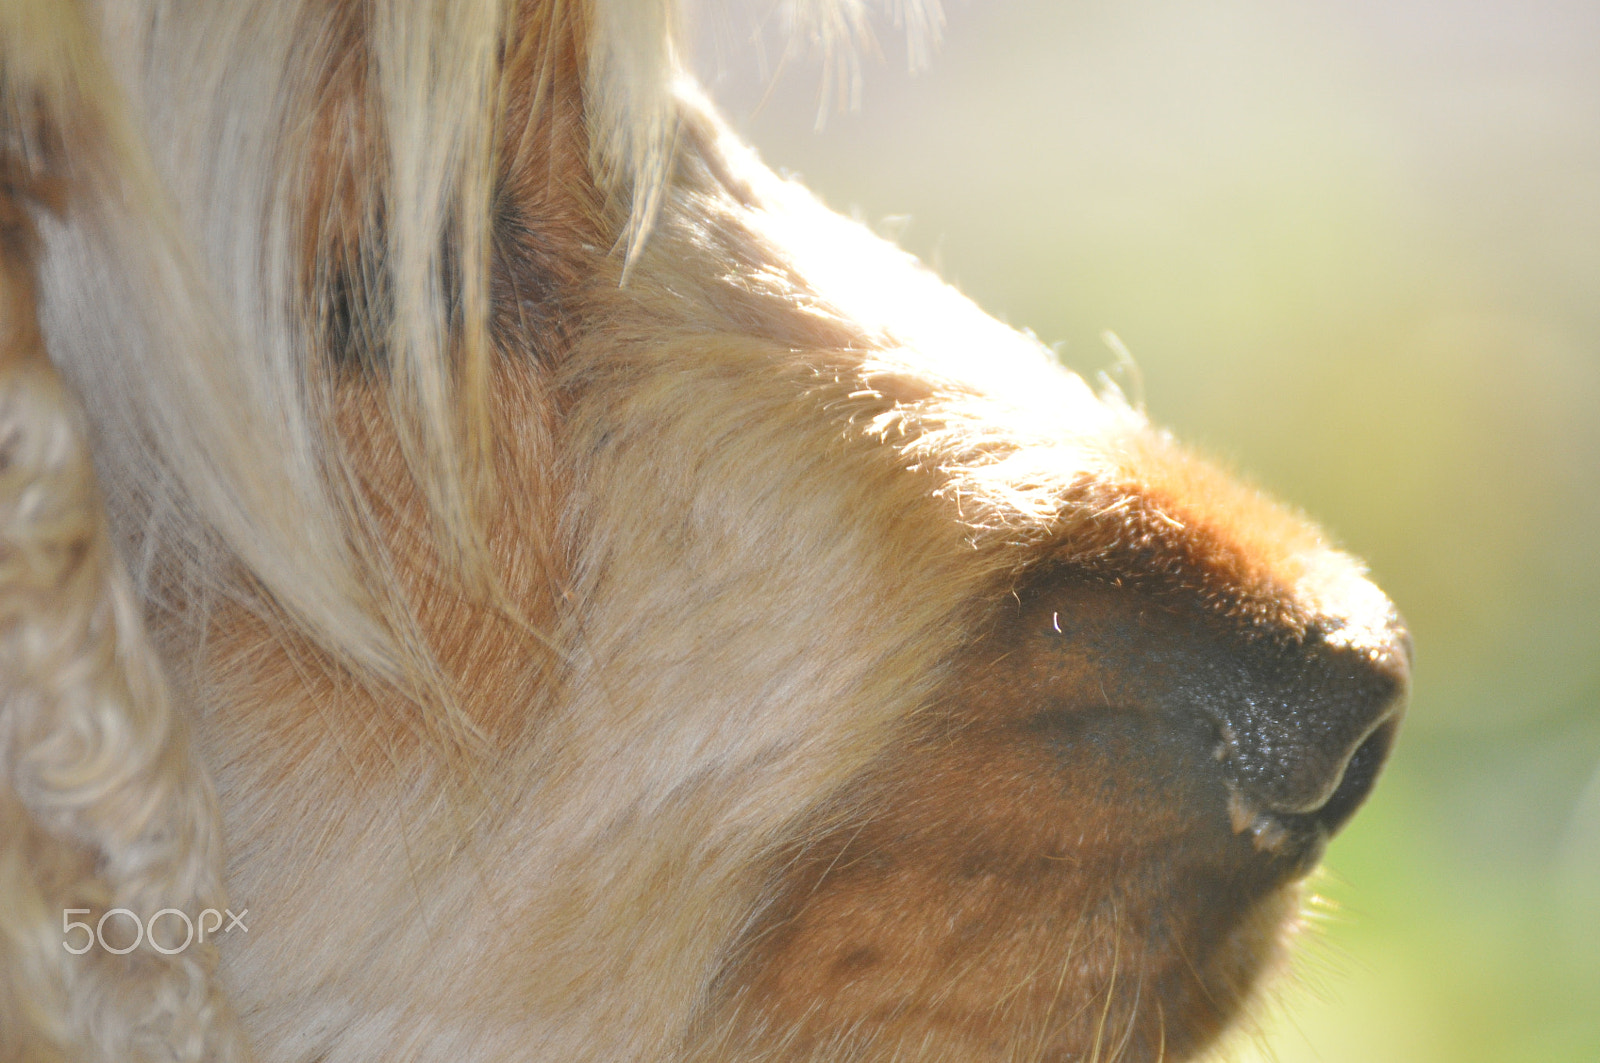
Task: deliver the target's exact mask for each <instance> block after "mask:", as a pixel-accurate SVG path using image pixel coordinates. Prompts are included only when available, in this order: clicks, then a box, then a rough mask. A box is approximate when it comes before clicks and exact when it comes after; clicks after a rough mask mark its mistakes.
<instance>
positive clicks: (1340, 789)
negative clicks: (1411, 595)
mask: <svg viewBox="0 0 1600 1063" xmlns="http://www.w3.org/2000/svg"><path fill="white" fill-rule="evenodd" d="M1390 636H1391V637H1390V639H1389V640H1388V641H1387V643H1386V644H1385V645H1383V646H1381V647H1373V646H1367V647H1364V648H1362V649H1360V650H1354V649H1351V648H1349V647H1342V646H1330V645H1328V644H1326V643H1322V644H1313V645H1311V646H1306V645H1304V644H1302V645H1300V646H1298V647H1284V648H1280V649H1279V650H1278V651H1277V653H1276V654H1274V655H1273V657H1274V659H1272V660H1271V661H1270V662H1269V661H1265V660H1258V665H1257V667H1256V668H1251V669H1248V670H1247V672H1245V673H1242V674H1240V675H1239V676H1238V678H1237V682H1238V683H1239V684H1240V685H1238V686H1235V687H1234V689H1233V691H1232V694H1233V700H1232V701H1231V703H1230V704H1228V705H1227V706H1226V708H1224V710H1223V712H1222V714H1221V715H1222V722H1223V723H1224V727H1223V728H1222V733H1223V735H1224V736H1225V739H1226V745H1225V749H1224V750H1223V759H1224V760H1225V761H1226V771H1227V774H1228V780H1229V783H1230V785H1231V787H1232V788H1233V789H1234V792H1235V795H1236V798H1237V800H1238V801H1239V802H1241V803H1242V805H1243V806H1246V807H1248V808H1249V809H1251V810H1253V811H1254V812H1255V813H1256V814H1266V815H1270V816H1276V817H1295V818H1306V819H1311V820H1314V821H1315V822H1316V823H1317V824H1318V825H1320V826H1321V827H1323V828H1324V829H1325V830H1327V831H1329V832H1332V831H1334V830H1337V829H1338V828H1339V827H1340V826H1342V825H1343V824H1344V823H1345V821H1346V820H1348V819H1349V817H1350V816H1351V814H1353V813H1354V812H1355V810H1356V808H1357V807H1359V806H1360V804H1361V802H1362V801H1363V800H1364V799H1365V798H1366V796H1367V794H1368V793H1369V792H1370V791H1371V789H1372V786H1373V783H1374V782H1375V781H1376V779H1377V775H1378V771H1379V769H1380V768H1381V767H1382V765H1383V762H1384V760H1385V759H1386V758H1387V756H1388V753H1389V750H1390V748H1391V747H1392V745H1393V744H1394V736H1395V733H1396V731H1397V730H1398V727H1399V719H1400V714H1401V712H1402V706H1403V704H1404V701H1405V696H1406V693H1407V689H1408V687H1409V683H1410V652H1409V640H1408V639H1407V638H1406V636H1405V633H1404V631H1403V629H1401V628H1399V627H1398V625H1396V626H1395V627H1394V628H1393V629H1392V630H1391V632H1390ZM1235 816H1236V818H1237V816H1238V813H1237V812H1236V813H1235Z"/></svg>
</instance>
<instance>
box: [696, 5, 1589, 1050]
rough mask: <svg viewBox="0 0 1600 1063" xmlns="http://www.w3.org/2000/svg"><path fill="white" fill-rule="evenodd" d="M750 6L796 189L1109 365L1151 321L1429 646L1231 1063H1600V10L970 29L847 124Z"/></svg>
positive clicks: (738, 58) (732, 9)
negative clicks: (1381, 769) (1296, 953)
mask: <svg viewBox="0 0 1600 1063" xmlns="http://www.w3.org/2000/svg"><path fill="white" fill-rule="evenodd" d="M712 3H713V5H714V3H715V0H712ZM702 14H703V16H704V15H705V14H706V13H704V12H703V13H702ZM710 14H711V15H712V16H713V17H711V18H707V19H705V22H706V23H709V24H714V25H715V26H716V27H717V29H715V30H707V31H705V32H704V33H702V35H701V38H700V43H699V55H698V59H697V62H698V65H699V67H700V69H701V71H702V74H703V76H704V77H705V79H706V80H707V82H708V83H709V84H710V86H711V91H712V94H713V95H714V97H715V98H716V99H717V100H718V101H719V102H720V104H721V105H722V106H723V108H724V109H725V111H726V112H727V113H728V115H729V117H730V118H731V119H732V121H733V122H734V123H735V125H736V126H737V127H738V128H739V129H740V130H742V131H743V133H744V134H745V135H746V136H747V137H748V138H749V139H750V140H751V141H752V142H753V143H754V144H755V145H756V146H757V147H758V148H759V150H760V151H761V153H762V155H763V156H764V158H765V159H766V160H767V162H768V163H769V164H771V165H773V166H775V167H777V168H779V169H781V170H787V171H792V172H794V173H796V174H798V175H799V176H801V177H802V178H803V179H804V180H805V181H806V182H807V183H808V184H809V185H810V186H811V187H812V188H813V189H815V190H816V191H817V192H818V193H819V194H820V195H821V196H822V197H823V198H824V199H825V200H826V201H827V202H828V203H829V204H830V205H831V206H833V207H834V208H835V209H839V210H842V211H846V212H853V213H855V214H856V215H858V216H859V217H860V218H861V219H863V220H864V221H866V222H867V223H868V224H871V225H874V226H876V227H878V228H879V229H880V230H881V231H884V232H886V233H888V234H889V235H891V236H893V237H894V238H895V239H897V240H899V242H900V243H901V244H902V245H903V246H905V247H906V248H908V249H910V250H912V251H914V252H916V253H917V254H919V255H921V256H923V257H924V258H925V259H926V260H927V261H929V262H930V263H932V264H934V265H935V266H936V267H937V268H938V269H939V270H940V271H941V272H942V273H943V274H944V276H945V277H946V278H947V279H949V280H950V281H952V282H953V283H955V284H956V285H957V286H959V287H960V288H961V289H963V290H964V291H966V292H967V293H968V294H969V295H971V296H973V297H974V298H975V299H976V300H977V301H978V302H979V303H980V304H982V305H983V306H985V307H986V308H987V309H989V310H990V311H991V312H992V313H994V314H996V315H997V316H999V317H1001V318H1003V319H1005V320H1007V321H1009V322H1010V323H1012V324H1014V325H1016V326H1019V327H1025V328H1028V329H1031V330H1032V331H1033V332H1034V333H1036V334H1037V335H1038V336H1039V337H1040V338H1041V339H1042V340H1044V341H1045V342H1047V343H1050V344H1054V345H1058V349H1059V351H1060V352H1061V356H1062V358H1063V359H1064V360H1065V361H1066V362H1067V363H1068V364H1069V365H1071V366H1072V367H1073V368H1075V369H1078V370H1079V371H1081V372H1084V373H1086V374H1093V373H1096V372H1098V371H1101V370H1103V369H1106V368H1108V367H1110V366H1112V365H1113V364H1114V362H1115V358H1114V357H1113V354H1112V352H1111V350H1110V349H1109V348H1108V347H1107V345H1106V343H1105V342H1104V341H1103V340H1102V339H1101V333H1102V331H1103V330H1107V329H1109V330H1113V331H1114V332H1115V333H1116V334H1117V335H1118V336H1120V337H1121V340H1122V341H1123V343H1125V344H1126V346H1127V348H1128V349H1129V350H1130V351H1131V352H1132V355H1133V358H1134V359H1135V361H1136V363H1137V365H1138V368H1139V375H1140V376H1142V378H1143V385H1142V387H1143V392H1144V396H1145V401H1146V404H1147V406H1148V409H1149V411H1150V413H1151V415H1152V417H1153V418H1154V419H1155V420H1156V421H1158V422H1160V423H1163V424H1166V425H1169V426H1171V427H1172V428H1174V429H1175V430H1176V431H1177V432H1178V433H1179V434H1180V435H1181V436H1182V437H1184V438H1186V439H1188V440H1190V441H1191V442H1194V443H1197V444H1198V445H1199V446H1200V447H1201V448H1202V449H1204V450H1206V451H1208V452H1210V453H1211V454H1212V455H1213V456H1217V457H1220V458H1221V459H1222V460H1224V461H1225V462H1228V463H1231V464H1233V465H1236V466H1237V467H1239V468H1241V469H1243V470H1247V471H1248V473H1249V474H1250V475H1251V476H1252V477H1253V478H1254V479H1256V480H1257V481H1258V482H1260V483H1261V484H1262V485H1264V486H1265V487H1267V488H1268V489H1269V490H1271V491H1272V492H1274V493H1276V494H1278V495H1280V496H1281V497H1284V498H1286V499H1290V500H1292V501H1294V502H1295V503H1296V504H1298V505H1300V506H1301V507H1303V508H1304V509H1305V510H1306V511H1307V512H1309V513H1310V514H1312V515H1313V516H1314V517H1316V518H1317V519H1319V520H1320V521H1322V522H1324V523H1325V524H1326V525H1327V526H1328V527H1329V528H1330V529H1332V530H1333V532H1334V534H1335V535H1336V537H1337V538H1338V539H1339V540H1340V541H1341V542H1342V543H1343V544H1344V545H1346V546H1347V547H1348V548H1349V549H1350V550H1352V551H1354V552H1355V553H1357V554H1359V555H1361V556H1363V557H1366V558H1367V559H1369V560H1370V562H1371V565H1372V569H1373V572H1374V573H1375V575H1376V577H1377V580H1378V582H1379V583H1380V584H1381V585H1382V586H1383V587H1384V588H1385V589H1386V590H1387V591H1389V593H1390V594H1391V596H1392V597H1393V598H1394V599H1395V600H1396V601H1397V602H1398V603H1399V605H1400V608H1401V610H1402V612H1403V613H1404V614H1405V615H1406V617H1407V618H1408V620H1409V621H1410V623H1411V626H1412V629H1413V633H1414V637H1415V642H1416V647H1417V665H1416V686H1415V694H1414V697H1413V700H1412V704H1411V709H1410V714H1409V719H1408V722H1407V725H1406V728H1405V730H1404V731H1403V734H1402V738H1401V742H1400V746H1399V748H1398V751H1397V753H1396V755H1395V757H1394V759H1393V761H1392V762H1391V766H1390V768H1389V769H1388V772H1387V774H1386V776H1385V778H1384V780H1383V782H1382V784H1381V785H1380V786H1379V788H1378V790H1377V792H1376V794H1375V796H1374V797H1373V799H1372V800H1371V802H1370V803H1369V805H1368V807H1367V809H1366V810H1365V812H1364V813H1363V814H1362V815H1361V816H1358V817H1357V818H1356V820H1355V822H1354V824H1353V825H1352V826H1351V827H1350V828H1349V829H1348V831H1347V832H1346V833H1345V834H1344V835H1342V836H1341V837H1340V838H1338V839H1337V840H1336V842H1335V843H1334V845H1333V846H1332V848H1331V850H1330V852H1329V855H1328V859H1327V864H1328V870H1327V871H1326V872H1325V873H1324V874H1323V875H1322V877H1321V878H1319V879H1318V880H1317V882H1316V888H1317V892H1318V893H1319V894H1320V895H1321V896H1323V897H1325V898H1327V899H1328V901H1329V908H1330V911H1329V914H1327V915H1326V916H1324V917H1323V918H1321V919H1320V920H1319V924H1320V931H1319V932H1318V933H1317V934H1316V935H1315V936H1316V937H1317V939H1318V940H1317V941H1316V942H1315V943H1314V944H1312V946H1311V947H1310V948H1309V949H1306V950H1303V952H1302V954H1301V957H1300V960H1299V962H1298V964H1297V977H1296V978H1295V979H1294V980H1293V982H1294V984H1293V986H1292V987H1290V988H1289V989H1288V990H1287V997H1286V998H1285V999H1284V1000H1283V1001H1282V1002H1281V1003H1280V1004H1279V1005H1278V1006H1276V1007H1273V1008H1271V1009H1269V1010H1267V1011H1266V1012H1265V1014H1264V1016H1263V1018H1262V1020H1261V1021H1260V1023H1259V1029H1258V1030H1257V1031H1256V1033H1255V1036H1254V1037H1246V1038H1243V1039H1241V1040H1238V1041H1236V1042H1234V1043H1233V1044H1231V1045H1230V1046H1228V1052H1227V1055H1226V1058H1229V1059H1236V1060H1241V1061H1243V1060H1249V1061H1256V1060H1277V1061H1279V1063H1300V1061H1310V1060H1321V1061H1325V1063H1434V1061H1438V1063H1520V1061H1528V1063H1564V1061H1572V1063H1594V1061H1600V4H1597V3H1595V2H1594V0H1450V2H1445V0H1341V2H1340V3H1331V4H1330V3H1326V2H1322V0H1317V2H1313V0H1210V2H1203V3H1195V2H1193V0H1119V2H1116V3H1110V2H1104V0H1085V2H1062V0H1032V2H1023V0H988V2H983V0H968V2H960V0H952V2H951V3H949V4H948V5H947V7H946V10H945V15H946V18H947V25H946V27H945V33H944V42H943V44H942V46H941V47H940V49H939V51H938V52H937V54H936V55H934V57H933V58H932V61H931V65H930V66H929V67H928V68H927V69H925V70H923V71H922V72H920V73H918V74H916V75H915V76H911V75H910V74H908V73H907V70H906V67H907V59H908V55H907V42H906V38H905V34H904V31H903V30H897V29H896V28H895V26H894V25H893V20H892V18H891V17H885V18H884V19H882V20H881V21H880V22H879V23H878V25H877V28H878V37H879V39H880V41H881V42H882V57H881V58H879V59H874V58H872V57H870V56H869V57H867V58H866V59H865V61H864V63H863V67H862V83H861V93H860V108H859V110H856V111H852V112H847V113H837V112H834V111H832V109H831V108H830V113H828V114H827V118H826V123H825V125H824V128H822V129H821V130H820V131H819V130H818V129H817V117H818V112H819V85H820V84H821V83H822V80H823V79H822V67H821V65H820V63H818V62H816V61H814V60H811V61H806V60H805V58H804V57H803V56H802V57H796V56H793V55H791V56H790V57H789V58H788V59H784V58H783V56H782V53H783V46H782V35H781V31H780V28H779V26H778V25H777V19H776V18H775V16H774V14H773V11H772V5H771V3H770V2H769V0H750V2H748V3H746V2H743V0H726V2H725V3H723V4H722V5H721V8H720V12H719V11H718V10H717V9H716V8H715V7H714V6H713V10H712V12H710ZM763 34H764V41H765V44H764V46H761V45H758V44H757V43H753V41H754V39H755V38H756V37H758V36H761V35H763ZM1124 384H1125V386H1126V387H1129V388H1131V389H1136V388H1137V387H1138V386H1139V385H1138V384H1137V382H1136V381H1133V380H1130V379H1128V378H1127V377H1126V376H1125V377H1124Z"/></svg>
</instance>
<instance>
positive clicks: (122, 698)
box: [0, 0, 245, 1060]
mask: <svg viewBox="0 0 1600 1063" xmlns="http://www.w3.org/2000/svg"><path fill="white" fill-rule="evenodd" d="M79 15H80V13H79V11H78V10H77V8H76V7H75V6H74V5H70V4H59V5H57V4H49V5H42V4H33V3H31V2H29V0H12V2H6V3H3V4H0V138H3V139H0V970H4V971H5V978H4V980H0V1058H5V1059H27V1060H59V1059H71V1060H145V1059H158V1058H159V1059H162V1060H169V1059H180V1058H181V1059H185V1060H189V1059H194V1060H198V1059H201V1058H205V1059H223V1060H226V1059H241V1058H244V1056H245V1051H244V1048H243V1045H242V1041H241V1040H240V1039H239V1037H238V1036H237V1034H236V1032H235V1029H234V1024H233V1019H232V1016H231V1014H230V1013H229V1011H228V1009H227V1006H226V1004H225V1002H224V1001H223V998H222V994H221V991H220V990H219V989H218V988H217V985H216V982H215V979H214V977H213V973H212V972H213V968H214V965H215V950H214V949H213V948H212V947H211V946H210V945H209V944H207V945H200V944H199V943H196V942H190V943H189V944H188V945H187V947H177V946H179V945H180V944H181V939H182V933H181V927H182V925H183V923H182V920H181V919H179V918H178V917H177V916H175V915H171V916H167V917H166V918H165V919H164V920H163V921H162V922H161V923H160V924H159V929H158V931H156V932H155V934H156V936H155V939H154V940H152V937H151V934H150V933H146V932H144V931H142V930H141V931H140V933H139V937H140V939H141V940H140V941H139V944H138V946H137V947H135V948H132V949H125V948H124V946H125V945H126V944H127V942H128V941H129V940H132V939H133V937H134V931H133V929H132V923H133V921H134V920H137V921H138V922H139V924H140V925H141V927H144V926H148V925H149V923H150V917H151V916H152V915H154V914H155V913H156V912H158V911H159V910H161V909H167V908H171V909H177V911H178V912H181V913H183V915H184V916H185V917H187V918H190V919H193V918H195V917H198V915H199V913H200V911H201V910H202V909H204V908H208V907H214V908H217V909H219V910H220V909H221V908H222V906H223V898H222V893H221V887H220V881H221V879H220V875H219V867H220V845H219V842H218V836H217V813H216V808H215V800H214V798H213V795H212V793H211V787H210V784H209V782H208V781H207V779H206V775H205V773H204V772H203V771H202V770H201V769H200V766H199V765H198V763H197V762H196V761H195V759H194V758H193V756H192V755H191V753H190V750H189V742H188V737H187V734H186V729H185V726H184V721H183V720H182V718H181V717H180V716H179V715H178V714H177V713H176V712H175V711H174V708H173V703H172V700H171V698H170V697H169V693H168V688H167V682H166V679H165V677H164V676H163V674H162V668H161V664H160V662H159V661H158V659H157V657H156V655H155V652H154V650H153V649H152V647H151V646H150V644H149V642H148V641H147V639H146V637H145V633H144V624H143V620H142V618H141V615H140V610H139V605H138V600H137V597H136V595H135V594H134V591H133V587H132V583H131V581H130V580H129V578H128V575H127V573H126V572H125V571H124V570H123V567H122V565H121V563H120V561H119V560H118V557H117V554H116V552H115V551H114V550H113V549H112V546H111V541H110V537H109V534H108V530H107V521H106V515H105V507H104V504H103V502H102V500H101V497H100V493H99V490H98V488H97V486H96V483H95V478H94V473H93V468H92V466H91V463H90V452H89V445H88V437H87V431H86V424H85V419H84V416H83V413H82V410H81V409H80V408H79V406H78V404H77V402H76V400H75V398H74V397H73V396H72V394H71V393H70V391H69V389H68V387H67V386H66V385H65V384H64V382H63V380H62V378H61V376H60V375H59V374H58V373H57V371H56V369H55V367H54V366H52V364H51V362H50V360H49V357H48V352H47V350H46V347H45V341H44V338H43V334H42V333H41V330H40V326H39V320H38V314H37V304H36V298H35V281H34V273H35V264H36V255H35V246H36V241H35V237H34V220H35V219H36V218H37V217H38V216H39V215H40V214H41V213H42V212H48V211H51V210H55V211H72V210H75V209H78V208H79V207H81V206H83V204H84V197H85V196H86V195H89V194H91V193H90V191H89V190H90V183H80V182H77V181H76V178H77V177H78V176H79V175H81V173H83V172H84V168H85V167H91V166H93V165H94V164H95V160H94V159H93V158H92V157H93V156H94V155H95V154H96V152H97V151H99V150H101V149H102V148H103V145H102V144H97V143H96V139H97V137H98V136H99V135H100V134H101V132H102V131H103V126H102V125H101V122H100V121H99V119H100V118H101V117H102V116H101V115H99V114H97V104H98V103H99V102H100V101H99V100H98V99H97V96H98V90H97V83H98V81H99V78H98V75H99V74H100V72H99V70H98V69H97V68H96V63H95V59H94V51H93V44H92V38H91V37H90V35H89V34H88V33H87V32H86V26H85V25H84V22H83V21H82V19H81V18H80V17H79ZM119 908H120V909H126V910H127V912H128V913H131V914H129V915H124V914H121V913H118V914H116V915H113V916H111V917H110V918H108V919H107V918H104V917H105V916H106V913H108V912H112V911H113V910H115V909H119ZM69 922H70V923H76V924H79V925H77V926H73V927H71V928H70V929H71V932H70V933H67V932H66V931H67V930H68V923H69ZM97 931H98V936H97ZM174 931H177V932H176V933H174ZM124 935H126V936H124ZM102 942H104V945H109V946H111V949H108V948H106V947H104V945H103V944H102ZM86 945H87V946H88V947H85V946H86ZM112 949H115V950H117V951H115V952H113V951H111V950H112Z"/></svg>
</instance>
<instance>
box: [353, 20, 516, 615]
mask: <svg viewBox="0 0 1600 1063" xmlns="http://www.w3.org/2000/svg"><path fill="white" fill-rule="evenodd" d="M506 6H507V5H506V4H505V3H504V0H466V2H460V0H426V2H423V3H416V2H415V0H382V2H381V3H379V4H377V5H376V11H375V15H374V18H373V54H374V58H375V61H376V67H377V70H376V73H377V79H376V80H377V84H378V86H379V96H380V99H381V100H382V106H383V127H384V130H385V133H386V139H387V144H386V147H387V149H388V164H389V165H388V169H389V182H388V187H387V190H386V197H385V205H384V223H385V224H384V228H385V232H386V234H387V237H388V241H389V243H388V248H387V255H386V256H385V258H386V260H387V262H388V263H389V283H390V285H391V296H392V314H393V317H392V321H391V322H390V328H389V342H388V347H387V352H388V357H389V365H390V370H391V379H390V399H391V403H392V405H393V409H394V413H395V422H396V424H397V425H399V426H400V430H401V432H400V439H401V443H402V446H403V447H404V449H405V451H406V459H407V463H408V464H409V466H410V467H411V469H412V470H413V472H414V473H415V474H416V476H417V480H418V483H419V485H420V486H421V487H422V489H423V493H424V495H425V496H426V498H427V500H428V508H429V511H430V512H431V513H432V514H433V515H434V517H435V519H436V520H438V521H439V522H440V524H441V528H440V534H439V535H438V536H437V539H438V541H439V542H440V543H441V545H442V546H444V547H445V548H446V553H447V555H452V556H450V560H451V561H452V562H453V567H454V568H456V569H457V570H458V571H460V572H461V573H462V574H463V575H465V576H467V577H468V578H467V582H468V584H469V585H473V586H477V587H478V588H479V589H480V590H482V589H485V588H484V586H483V584H484V581H485V580H486V579H487V575H486V573H485V571H484V570H483V564H484V557H485V551H484V546H483V543H482V530H481V527H480V522H479V519H478V511H479V509H480V506H481V502H482V500H483V496H484V495H485V494H486V493H487V491H488V489H489V487H490V484H489V483H488V482H487V480H488V478H489V476H490V471H489V470H490V457H489V447H490V435H489V423H488V422H489V416H488V396H487V388H488V366H489V357H490V345H489V337H488V321H489V296H488V274H489V248H490V236H489V227H490V219H489V210H490V202H491V200H492V198H493V194H494V178H495V172H494V171H495V167H494V135H493V134H494V129H495V114H494V104H495V101H496V87H497V79H496V74H497V70H496V66H497V62H498V57H497V52H498V49H499V47H500V45H501V41H502V32H503V27H502V18H503V17H504V16H505V15H506V11H505V8H506ZM441 234H449V236H450V237H451V239H450V240H449V251H448V252H447V251H446V247H445V241H444V240H441V238H440V237H441ZM452 302H457V303H458V305H457V306H456V307H455V308H454V312H452V307H451V303H452ZM443 352H451V353H452V354H453V355H454V357H447V356H443Z"/></svg>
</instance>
